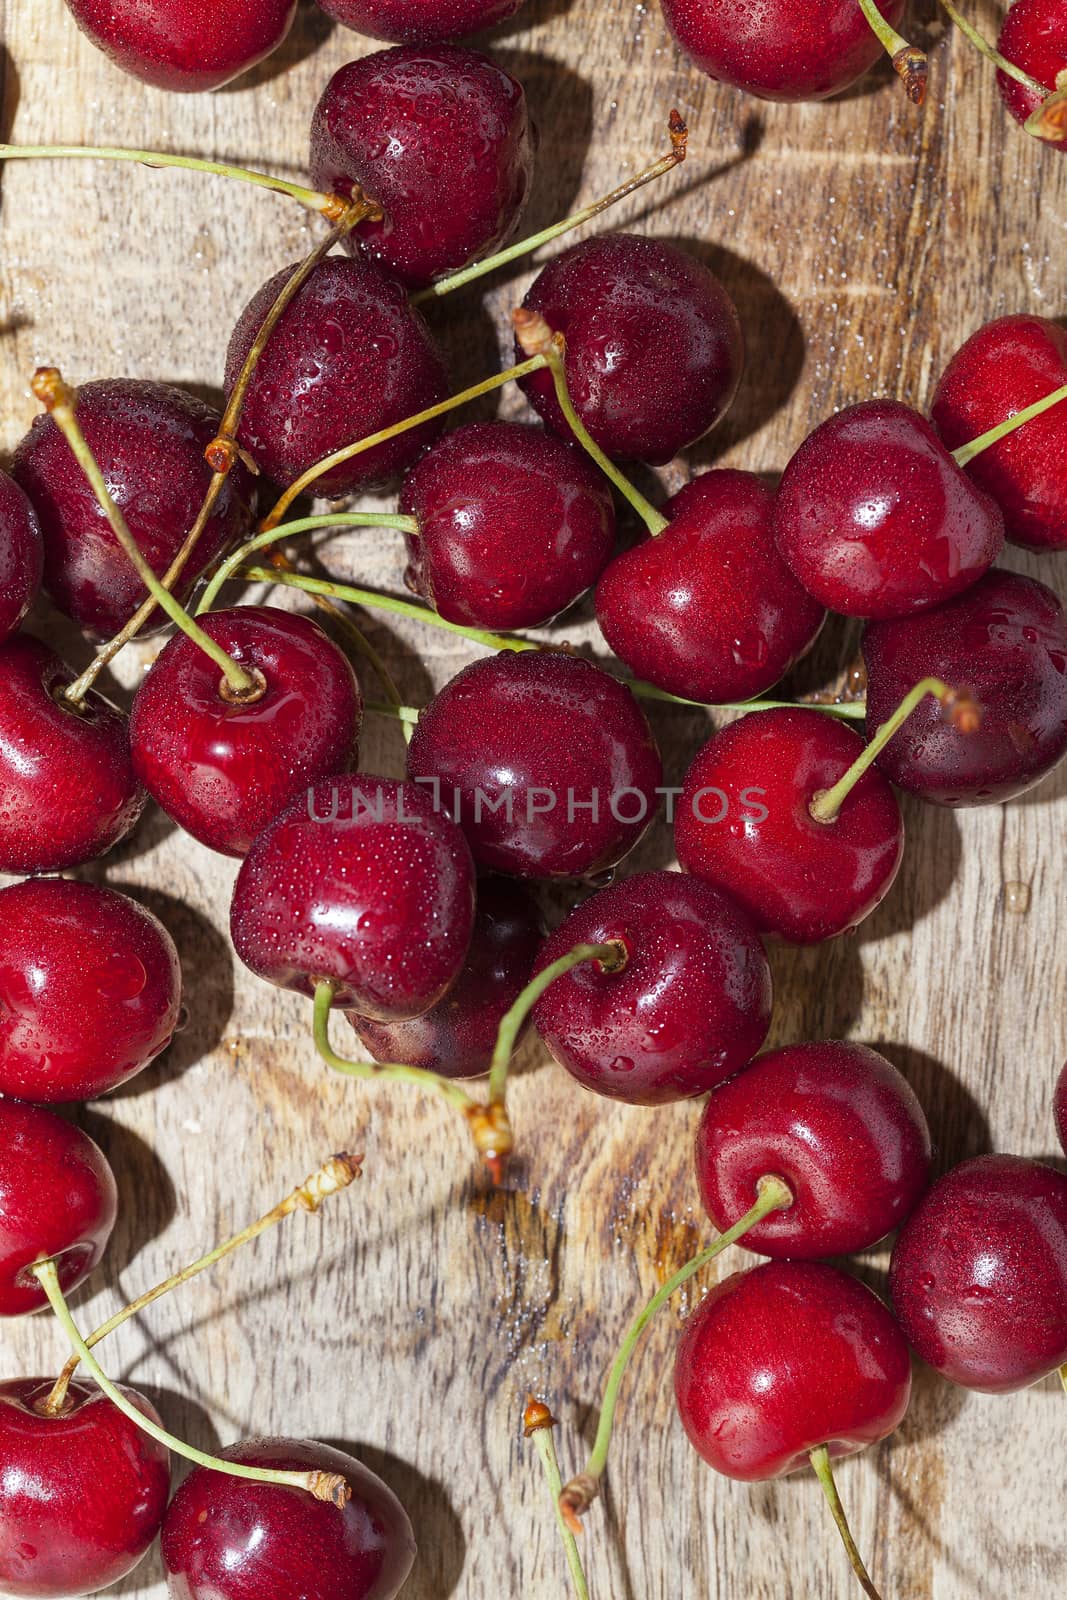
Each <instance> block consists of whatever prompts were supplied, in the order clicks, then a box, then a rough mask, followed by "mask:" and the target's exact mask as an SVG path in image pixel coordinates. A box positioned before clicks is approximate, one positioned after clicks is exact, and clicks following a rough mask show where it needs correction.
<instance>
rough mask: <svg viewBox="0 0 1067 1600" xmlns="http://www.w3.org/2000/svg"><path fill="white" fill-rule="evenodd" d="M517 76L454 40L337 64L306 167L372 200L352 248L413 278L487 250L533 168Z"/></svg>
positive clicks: (511, 223) (410, 281) (512, 216)
mask: <svg viewBox="0 0 1067 1600" xmlns="http://www.w3.org/2000/svg"><path fill="white" fill-rule="evenodd" d="M533 148H534V141H533V137H532V134H531V129H530V118H529V114H528V112H527V109H526V96H525V94H524V92H523V88H522V85H521V84H520V83H518V82H516V80H515V79H514V78H513V77H512V76H511V74H510V73H508V72H505V71H504V68H503V67H502V66H500V65H499V64H498V63H497V62H495V61H492V60H490V58H489V57H488V56H485V55H481V54H480V53H479V52H477V51H474V50H465V49H463V48H462V47H460V46H458V45H450V44H443V45H434V46H432V47H431V46H426V45H410V46H398V47H397V48H396V49H394V50H378V51H375V53H374V54H373V55H369V56H364V57H363V59H362V60H360V61H350V62H349V63H348V65H347V66H344V67H342V68H341V69H340V71H339V72H336V73H334V75H333V77H332V78H331V79H330V81H329V83H328V84H327V86H326V89H325V92H324V94H323V96H322V99H321V100H320V101H319V103H318V106H317V107H316V109H315V115H314V118H313V120H312V124H311V175H312V180H311V181H312V182H313V183H314V184H315V185H316V187H321V188H323V189H325V190H326V191H327V192H328V193H330V194H341V195H348V194H353V195H355V194H356V192H357V191H358V192H359V193H362V194H363V195H365V196H366V197H367V199H369V200H372V201H374V202H375V204H376V205H377V206H378V207H380V209H381V211H382V213H383V215H382V216H381V218H380V219H378V220H374V219H373V218H370V219H368V220H367V221H365V222H362V223H360V225H359V227H358V228H357V229H356V230H354V231H353V232H352V233H351V234H350V235H349V237H348V243H349V246H350V247H351V248H352V249H353V250H357V251H360V252H362V254H363V255H364V256H366V257H367V258H368V259H369V260H371V261H374V262H375V263H377V265H378V266H380V267H383V268H385V269H386V270H387V271H389V272H392V273H394V274H395V275H396V276H397V277H398V278H400V280H401V281H402V282H403V283H405V284H407V286H408V287H409V288H413V289H418V288H423V287H425V286H426V285H427V284H429V283H431V282H432V281H433V279H434V278H436V277H439V276H440V275H442V274H444V273H447V272H456V271H458V270H459V269H460V268H461V267H465V266H468V265H469V264H470V262H472V261H474V260H476V259H477V258H478V257H480V256H486V255H490V254H491V253H492V252H493V251H495V250H496V249H497V248H498V247H499V246H500V245H502V244H503V243H504V242H505V241H506V240H507V239H508V238H510V236H511V235H512V234H513V233H514V231H515V229H516V227H517V225H518V223H519V219H520V218H521V216H522V213H523V211H524V210H525V207H526V201H527V198H528V195H529V191H530V181H531V178H532V176H533Z"/></svg>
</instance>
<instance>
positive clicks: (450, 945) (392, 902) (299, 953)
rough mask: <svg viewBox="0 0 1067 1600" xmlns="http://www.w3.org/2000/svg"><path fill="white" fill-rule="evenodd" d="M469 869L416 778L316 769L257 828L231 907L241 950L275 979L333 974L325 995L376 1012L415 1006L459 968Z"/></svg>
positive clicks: (435, 994) (284, 981) (455, 836)
mask: <svg viewBox="0 0 1067 1600" xmlns="http://www.w3.org/2000/svg"><path fill="white" fill-rule="evenodd" d="M473 925H474V868H473V865H472V863H471V855H470V851H469V849H468V848H467V844H466V841H465V840H464V837H463V834H462V833H461V832H460V830H459V828H457V827H456V825H455V823H454V822H453V821H452V820H451V819H450V818H449V817H448V816H446V814H445V813H444V812H443V811H441V810H438V809H437V808H436V807H435V805H434V801H433V798H432V796H431V795H429V794H428V793H427V791H426V790H425V789H421V788H418V787H417V786H416V785H415V784H411V783H392V782H390V781H389V780H388V779H385V778H374V777H364V776H363V775H359V776H354V777H350V778H346V777H343V776H338V777H335V778H326V779H322V780H320V781H319V782H318V783H317V784H315V785H314V786H313V787H312V788H310V789H309V790H308V791H307V793H306V794H302V795H300V797H299V798H298V799H296V800H294V801H293V803H292V805H290V806H289V807H288V809H287V810H285V811H283V812H282V813H281V815H280V816H279V817H276V818H275V820H274V821H273V822H272V823H271V824H270V825H269V827H267V828H266V829H264V831H263V832H262V833H261V834H260V835H259V837H258V839H256V840H255V842H254V843H253V845H252V848H251V850H250V851H249V852H248V855H247V856H246V857H245V860H244V864H243V865H242V867H241V870H240V872H239V874H238V876H237V882H236V884H235V886H234V891H233V903H232V906H231V909H230V932H231V934H232V936H233V943H234V948H235V949H236V951H237V954H238V955H239V956H240V958H241V960H242V961H243V962H244V963H245V965H246V966H247V967H250V968H251V969H252V971H253V972H254V973H256V975H257V976H258V977H260V978H265V979H266V980H267V982H268V983H276V984H278V985H279V987H280V988H283V989H295V990H297V992H298V993H300V994H307V995H311V994H314V991H315V985H316V983H317V982H318V981H319V980H320V979H332V980H333V981H334V982H335V983H336V984H337V986H338V987H337V991H336V994H335V996H334V1004H335V1005H336V1006H340V1007H342V1008H343V1009H344V1010H346V1011H358V1012H360V1014H361V1015H362V1016H367V1017H374V1018H376V1019H377V1020H378V1021H380V1022H402V1021H405V1020H407V1019H408V1018H410V1017H418V1016H421V1015H422V1013H423V1012H424V1011H429V1009H430V1008H431V1006H434V1005H436V1004H437V1002H438V1001H439V1000H440V999H441V998H442V996H443V995H444V994H445V992H446V991H447V990H448V989H449V988H450V987H451V985H452V984H453V983H454V982H455V981H456V979H457V978H458V976H459V974H460V972H461V971H462V969H463V963H464V961H465V960H466V958H467V951H468V948H469V947H470V942H471V932H472V929H473Z"/></svg>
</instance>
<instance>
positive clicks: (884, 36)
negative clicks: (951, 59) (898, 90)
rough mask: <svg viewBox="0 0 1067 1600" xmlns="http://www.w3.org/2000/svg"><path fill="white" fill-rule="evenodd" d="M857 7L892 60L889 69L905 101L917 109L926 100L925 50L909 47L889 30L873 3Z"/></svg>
mask: <svg viewBox="0 0 1067 1600" xmlns="http://www.w3.org/2000/svg"><path fill="white" fill-rule="evenodd" d="M859 7H860V10H861V11H862V12H863V15H864V16H865V17H866V19H867V21H868V23H869V24H870V28H871V32H872V33H873V34H874V36H875V38H876V39H877V40H878V42H879V44H880V45H881V46H882V49H883V50H884V51H885V53H886V55H887V56H888V57H889V59H890V61H892V63H893V70H894V71H895V72H896V73H897V75H898V77H899V78H900V79H901V81H902V82H903V84H904V90H905V92H906V94H907V96H908V99H909V100H910V101H911V102H912V104H913V105H916V106H921V105H922V103H923V101H924V100H925V99H926V80H927V76H928V63H927V60H926V52H925V50H920V49H919V48H918V47H917V46H916V45H913V44H909V43H908V41H907V39H905V38H902V37H901V35H900V34H899V33H898V32H897V30H896V29H895V28H892V27H890V25H889V23H888V22H887V21H886V19H885V18H884V17H883V15H882V13H881V11H880V10H879V9H878V6H877V4H876V3H875V0H859Z"/></svg>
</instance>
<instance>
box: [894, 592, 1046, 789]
mask: <svg viewBox="0 0 1067 1600" xmlns="http://www.w3.org/2000/svg"><path fill="white" fill-rule="evenodd" d="M863 659H864V661H865V662H866V665H867V716H868V726H869V727H872V728H874V727H878V726H879V724H880V723H882V722H884V721H885V719H886V717H887V716H888V715H889V714H890V712H891V711H892V710H894V709H895V706H896V704H897V702H898V701H899V700H900V698H901V695H902V693H903V692H904V690H905V689H907V687H908V686H909V685H911V684H913V683H915V682H916V680H917V679H918V678H921V677H923V676H924V675H926V674H928V673H934V674H936V675H937V676H939V677H943V678H944V679H945V681H946V682H947V683H952V684H955V685H957V686H959V687H961V688H963V687H966V688H967V689H969V690H970V691H971V692H972V693H973V695H974V697H975V699H976V700H977V701H978V703H979V704H980V705H981V707H982V725H981V727H980V728H979V729H978V731H977V732H976V733H966V734H963V733H960V732H959V731H957V729H956V728H955V727H954V726H953V725H952V723H951V722H950V721H947V720H946V719H945V718H944V717H943V716H942V715H941V714H940V711H939V708H938V707H937V706H936V704H934V703H933V702H932V701H931V702H926V703H924V704H923V705H921V706H920V707H919V708H918V710H917V711H915V712H914V713H913V714H912V716H911V717H910V718H909V719H908V722H907V724H906V726H905V727H904V728H903V729H902V730H901V731H900V732H899V733H898V734H897V735H896V737H895V738H894V739H892V740H891V741H890V743H889V744H888V745H887V746H886V748H885V749H884V750H883V751H882V753H881V755H880V756H879V757H878V766H879V767H880V768H881V770H882V771H883V772H884V773H885V774H886V776H887V777H888V778H891V779H892V781H893V782H894V783H895V784H897V785H898V786H899V787H900V788H901V789H907V790H909V791H910V792H911V793H912V794H917V795H919V796H920V797H921V798H922V799H923V800H927V801H930V802H931V803H932V804H934V805H943V806H961V805H962V806H967V805H970V806H975V805H990V804H993V803H994V802H997V801H1001V800H1011V799H1013V798H1014V796H1015V795H1019V794H1023V793H1025V791H1026V790H1027V789H1032V788H1033V786H1034V785H1035V784H1036V783H1039V782H1040V781H1041V779H1042V778H1043V777H1045V776H1046V774H1047V773H1049V772H1051V770H1052V768H1053V767H1055V766H1056V765H1057V764H1058V763H1059V762H1060V761H1061V760H1062V759H1063V757H1064V755H1065V754H1067V619H1065V618H1064V613H1063V607H1062V605H1061V604H1060V602H1059V600H1058V599H1057V598H1056V596H1055V595H1054V594H1053V593H1052V590H1051V589H1046V588H1045V586H1044V584H1043V583H1036V582H1035V581H1034V580H1033V579H1032V578H1024V577H1020V576H1019V575H1018V574H1017V573H1014V572H1004V571H1001V570H1000V569H999V568H998V569H994V571H992V572H989V573H987V574H986V576H985V577H984V578H983V579H982V581H981V582H980V583H978V584H976V585H975V586H974V588H973V589H969V590H968V591H967V593H966V594H963V595H960V596H958V598H957V599H955V600H953V601H951V602H950V603H949V604H948V605H945V606H939V607H938V608H937V610H936V611H928V612H924V613H923V614H922V615H921V616H917V617H907V618H900V619H899V620H897V621H894V622H872V623H869V624H868V626H867V627H866V628H865V629H864V633H863Z"/></svg>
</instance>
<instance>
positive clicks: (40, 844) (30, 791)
mask: <svg viewBox="0 0 1067 1600" xmlns="http://www.w3.org/2000/svg"><path fill="white" fill-rule="evenodd" d="M73 681H74V674H73V672H71V670H70V669H69V667H66V666H64V664H63V662H62V661H60V659H59V657H58V656H56V655H53V654H52V651H51V650H49V649H48V647H47V646H46V645H43V644H41V643H40V641H39V640H37V639H32V638H30V636H29V635H28V634H19V635H17V636H16V637H15V638H13V639H8V640H7V642H6V643H4V644H0V872H12V873H15V872H65V871H66V869H67V868H68V867H76V866H79V865H80V864H81V863H82V862H84V861H91V860H93V858H94V857H95V856H102V855H103V854H104V853H105V851H107V850H110V849H111V847H112V845H114V844H117V843H118V841H119V840H120V839H122V838H124V837H125V836H126V834H128V833H129V831H130V829H131V828H132V827H133V825H134V823H135V822H136V821H137V819H138V817H139V816H140V815H141V812H142V811H143V810H144V804H145V793H144V790H143V789H142V788H141V786H140V784H139V783H138V782H137V778H136V776H135V775H134V770H133V766H132V764H131V761H130V739H129V729H128V726H127V723H126V718H125V717H124V716H123V714H122V712H121V711H119V710H118V709H117V708H116V707H115V706H113V705H112V704H111V702H110V701H109V700H105V699H104V697H103V695H100V694H97V693H96V692H95V690H90V692H89V694H87V695H86V697H85V700H84V702H83V704H82V708H81V710H76V709H75V707H74V706H73V705H71V704H70V702H69V701H68V700H66V699H65V698H64V697H63V690H64V689H66V688H67V687H68V686H69V685H70V684H71V683H73Z"/></svg>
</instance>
